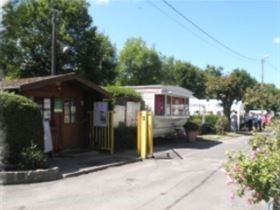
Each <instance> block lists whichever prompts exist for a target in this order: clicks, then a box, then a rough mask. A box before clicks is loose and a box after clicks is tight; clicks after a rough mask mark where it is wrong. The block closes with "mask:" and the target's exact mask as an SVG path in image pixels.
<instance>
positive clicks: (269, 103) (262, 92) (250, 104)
mask: <svg viewBox="0 0 280 210" xmlns="http://www.w3.org/2000/svg"><path fill="white" fill-rule="evenodd" d="M244 105H245V109H246V110H247V111H249V110H252V109H261V110H267V111H270V110H273V111H275V112H278V111H280V90H279V89H277V88H276V87H275V86H274V85H271V84H264V85H256V86H254V87H252V88H248V89H247V90H246V92H245V95H244Z"/></svg>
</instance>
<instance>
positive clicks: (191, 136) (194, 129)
mask: <svg viewBox="0 0 280 210" xmlns="http://www.w3.org/2000/svg"><path fill="white" fill-rule="evenodd" d="M183 127H184V130H185V133H186V136H187V140H188V141H190V142H194V141H195V140H196V137H197V135H198V130H199V126H198V125H197V124H196V123H194V122H191V121H187V122H186V123H185V124H184V126H183Z"/></svg>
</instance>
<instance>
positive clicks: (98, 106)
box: [93, 102, 108, 127]
mask: <svg viewBox="0 0 280 210" xmlns="http://www.w3.org/2000/svg"><path fill="white" fill-rule="evenodd" d="M93 107H94V111H93V113H94V114H93V124H94V126H99V127H106V126H107V121H108V120H107V113H108V102H94V106H93Z"/></svg>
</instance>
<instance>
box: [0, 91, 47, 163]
mask: <svg viewBox="0 0 280 210" xmlns="http://www.w3.org/2000/svg"><path fill="white" fill-rule="evenodd" d="M0 129H1V131H4V136H5V140H4V142H3V143H4V144H5V145H6V149H5V156H4V161H3V162H4V164H5V165H8V166H10V165H13V166H16V165H20V164H21V162H22V155H21V154H22V152H23V151H24V150H26V149H27V148H30V147H31V145H32V144H36V145H37V146H38V148H39V149H40V150H42V149H43V138H44V133H43V125H42V117H41V113H40V110H39V108H38V106H37V104H36V103H34V102H33V101H31V100H29V99H28V98H26V97H24V96H19V95H15V94H11V93H5V92H0ZM4 167H5V166H4Z"/></svg>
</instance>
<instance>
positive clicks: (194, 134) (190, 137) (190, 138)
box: [187, 131, 198, 142]
mask: <svg viewBox="0 0 280 210" xmlns="http://www.w3.org/2000/svg"><path fill="white" fill-rule="evenodd" d="M197 135H198V131H188V132H187V139H188V141H190V142H194V141H195V140H196V137H197Z"/></svg>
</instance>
